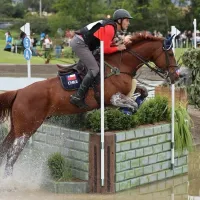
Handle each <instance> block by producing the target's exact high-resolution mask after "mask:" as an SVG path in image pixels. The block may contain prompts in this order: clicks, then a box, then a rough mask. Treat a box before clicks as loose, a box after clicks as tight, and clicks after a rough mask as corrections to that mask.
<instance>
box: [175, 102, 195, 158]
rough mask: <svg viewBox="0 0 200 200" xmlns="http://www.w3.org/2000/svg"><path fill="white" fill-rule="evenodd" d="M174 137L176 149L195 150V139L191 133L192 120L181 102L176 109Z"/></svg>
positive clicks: (181, 150) (179, 150) (180, 150)
mask: <svg viewBox="0 0 200 200" xmlns="http://www.w3.org/2000/svg"><path fill="white" fill-rule="evenodd" d="M174 118H175V122H174V137H175V149H176V150H177V151H178V152H179V154H180V153H181V152H183V150H186V149H187V150H188V151H192V150H193V139H192V133H191V127H192V120H191V118H190V116H189V114H188V112H187V110H186V108H185V107H183V106H182V105H181V104H180V105H179V106H178V107H177V108H176V109H175V116H174Z"/></svg>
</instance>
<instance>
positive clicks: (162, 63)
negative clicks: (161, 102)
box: [131, 32, 179, 83]
mask: <svg viewBox="0 0 200 200" xmlns="http://www.w3.org/2000/svg"><path fill="white" fill-rule="evenodd" d="M172 39H173V36H172V37H170V38H168V39H164V38H157V37H154V36H152V35H151V34H149V33H147V32H144V33H139V34H136V35H134V36H133V44H134V40H135V41H136V43H137V41H140V42H141V43H140V44H141V45H143V48H144V49H143V51H144V52H145V53H142V56H140V53H141V52H142V51H140V52H137V53H136V52H134V49H135V48H134V45H133V49H132V50H131V51H132V54H134V53H136V57H137V55H138V56H139V57H140V58H139V59H140V60H141V58H144V61H145V62H144V63H145V64H146V63H147V62H148V61H152V62H154V63H155V65H156V68H155V70H154V71H156V72H158V74H160V75H161V74H162V75H163V77H165V78H169V79H170V81H171V83H174V82H175V81H177V80H178V78H179V67H178V65H177V63H176V59H175V56H174V53H173V51H172ZM141 48H142V47H141ZM136 51H137V50H136Z"/></svg>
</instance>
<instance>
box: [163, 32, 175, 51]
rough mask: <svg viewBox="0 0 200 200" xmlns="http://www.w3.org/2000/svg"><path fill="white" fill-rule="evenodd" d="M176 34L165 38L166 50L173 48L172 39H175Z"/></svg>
mask: <svg viewBox="0 0 200 200" xmlns="http://www.w3.org/2000/svg"><path fill="white" fill-rule="evenodd" d="M174 36H175V34H174V35H172V36H171V37H169V38H166V39H165V40H164V44H163V48H164V50H166V51H167V50H169V49H171V48H172V46H173V43H172V40H173V37H174Z"/></svg>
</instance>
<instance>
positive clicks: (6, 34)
mask: <svg viewBox="0 0 200 200" xmlns="http://www.w3.org/2000/svg"><path fill="white" fill-rule="evenodd" d="M5 37H6V43H7V39H8V31H7V32H6V33H5Z"/></svg>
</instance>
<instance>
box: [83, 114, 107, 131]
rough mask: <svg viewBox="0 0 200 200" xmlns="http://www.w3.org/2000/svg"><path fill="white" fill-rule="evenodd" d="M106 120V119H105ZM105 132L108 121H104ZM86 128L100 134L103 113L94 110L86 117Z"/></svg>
mask: <svg viewBox="0 0 200 200" xmlns="http://www.w3.org/2000/svg"><path fill="white" fill-rule="evenodd" d="M104 119H105V118H104ZM104 124H105V125H104V127H105V130H106V129H107V124H106V119H105V120H104ZM86 127H87V128H91V129H92V130H93V131H95V132H98V131H100V130H101V111H100V110H93V111H91V112H88V113H87V115H86Z"/></svg>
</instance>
